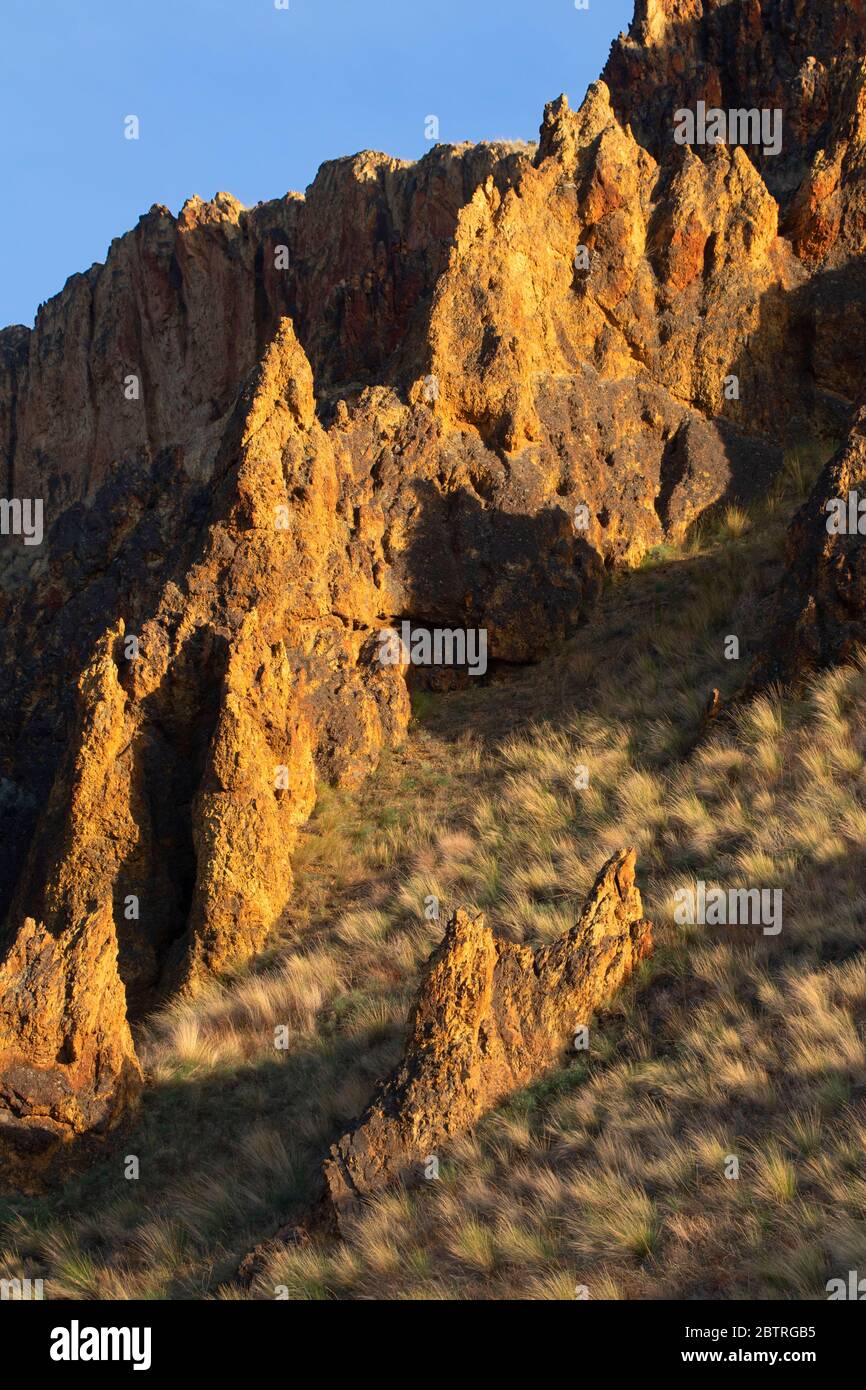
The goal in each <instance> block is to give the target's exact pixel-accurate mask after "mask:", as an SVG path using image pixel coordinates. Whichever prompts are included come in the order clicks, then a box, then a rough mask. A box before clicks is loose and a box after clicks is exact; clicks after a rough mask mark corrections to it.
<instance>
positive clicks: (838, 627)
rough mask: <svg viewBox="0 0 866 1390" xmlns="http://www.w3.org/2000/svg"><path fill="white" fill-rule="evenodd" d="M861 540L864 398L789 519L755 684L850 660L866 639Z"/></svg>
mask: <svg viewBox="0 0 866 1390" xmlns="http://www.w3.org/2000/svg"><path fill="white" fill-rule="evenodd" d="M861 508H862V509H861ZM861 528H862V529H861ZM864 545H866V398H864V399H863V400H862V401H861V402H860V403H859V404H858V407H857V408H856V410H855V411H854V415H853V419H852V423H851V430H850V433H849V435H848V437H847V439H846V440H845V441H844V443H843V444H842V446H841V447H840V449H839V450H838V451H837V453H836V454H835V455H834V456H833V458H832V459H831V460H830V461H829V463H828V464H827V465H826V466H825V468H824V469H823V470H822V471H821V473H820V475H819V477H818V480H817V482H816V483H815V486H814V487H813V489H812V491H811V493H810V495H809V497H808V499H807V500H806V502H805V503H804V504H803V506H802V507H801V508H800V510H799V511H798V512H797V514H796V515H795V517H794V519H793V521H792V522H791V526H790V528H789V532H788V538H787V546H786V564H785V569H784V572H783V576H782V583H781V585H780V588H779V593H778V597H777V600H776V604H775V611H774V615H773V620H772V623H771V626H770V630H769V631H768V633H767V635H766V638H765V640H764V643H763V649H762V652H761V655H760V656H759V658H758V660H757V662H756V663H755V666H754V668H753V670H752V671H751V672H750V677H749V687H748V688H749V689H750V690H751V689H755V688H757V687H758V686H762V685H766V684H767V683H769V682H770V681H783V682H785V683H790V682H796V683H802V682H803V681H804V680H805V679H807V678H808V676H809V675H810V674H811V673H812V672H814V671H816V670H818V669H819V668H820V667H822V666H829V665H832V664H833V663H835V662H840V661H848V660H850V659H851V658H852V657H853V656H854V654H855V652H856V649H857V648H858V647H861V646H863V644H864V643H866V548H864Z"/></svg>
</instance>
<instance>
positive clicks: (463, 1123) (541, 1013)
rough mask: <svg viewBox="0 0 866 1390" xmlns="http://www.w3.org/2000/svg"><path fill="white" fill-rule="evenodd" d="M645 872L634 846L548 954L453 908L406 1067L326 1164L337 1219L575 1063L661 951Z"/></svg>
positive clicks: (423, 989) (419, 1005)
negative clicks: (586, 1031)
mask: <svg viewBox="0 0 866 1390" xmlns="http://www.w3.org/2000/svg"><path fill="white" fill-rule="evenodd" d="M634 871H635V852H634V850H628V851H626V850H623V851H621V852H620V853H618V854H616V855H614V856H613V858H612V859H610V860H609V861H608V863H607V864H606V865H605V866H604V868H603V869H602V870H601V872H600V874H599V876H598V878H597V879H596V882H595V885H594V887H593V889H592V891H591V893H590V894H589V897H588V898H587V901H586V904H585V906H584V908H583V911H582V912H581V915H580V917H579V919H578V921H577V923H576V924H575V926H574V927H572V929H571V931H569V932H568V933H567V934H566V935H565V936H563V937H561V938H560V940H559V941H556V942H554V943H553V944H552V945H551V946H545V947H544V948H543V949H541V950H538V951H534V950H532V949H531V948H530V947H528V946H518V945H516V944H515V943H514V942H511V941H506V940H503V939H502V938H500V937H497V936H495V935H494V934H493V932H492V931H491V930H490V929H489V928H488V927H486V926H485V924H484V918H483V916H482V915H478V916H477V917H472V916H470V914H469V913H467V912H465V911H463V910H460V911H458V912H456V913H455V914H454V915H453V917H452V918H451V920H450V921H449V923H448V925H447V927H446V930H445V936H444V938H443V941H442V944H441V945H440V946H439V947H438V948H437V950H436V951H435V952H434V954H433V956H432V957H431V959H430V962H429V964H428V966H427V969H426V972H425V975H424V978H423V980H422V982H421V986H420V989H419V992H418V999H417V1002H416V1004H415V1008H414V1012H413V1015H412V1018H411V1021H410V1024H409V1032H408V1038H407V1042H406V1049H405V1053H404V1056H403V1060H402V1062H401V1063H400V1065H399V1066H398V1067H397V1069H396V1070H395V1071H394V1073H393V1074H392V1075H391V1076H390V1077H389V1078H388V1079H387V1080H386V1081H384V1082H383V1083H382V1085H381V1086H380V1087H379V1089H378V1091H377V1092H376V1095H375V1096H374V1098H373V1100H372V1101H371V1103H370V1106H369V1107H368V1109H367V1110H366V1111H365V1113H364V1115H363V1116H362V1117H361V1119H360V1121H359V1122H358V1125H357V1126H356V1127H355V1128H354V1129H353V1130H351V1131H350V1132H349V1133H348V1134H346V1135H344V1136H343V1138H342V1139H341V1140H340V1141H339V1143H337V1144H335V1145H334V1146H333V1148H332V1149H331V1152H330V1155H329V1157H328V1159H327V1161H326V1163H325V1167H324V1173H325V1182H326V1187H327V1199H326V1200H327V1204H328V1207H329V1209H330V1211H331V1212H332V1213H333V1215H334V1217H335V1218H336V1220H337V1223H338V1224H339V1222H340V1221H341V1220H344V1219H345V1218H346V1217H347V1216H348V1217H350V1216H351V1215H352V1213H353V1212H354V1211H355V1210H356V1209H357V1206H358V1203H359V1201H360V1199H361V1198H363V1197H364V1196H366V1195H368V1194H370V1193H372V1192H375V1191H376V1190H377V1189H379V1188H381V1187H383V1186H385V1185H386V1184H387V1183H389V1182H391V1181H393V1180H394V1179H396V1178H400V1177H404V1178H407V1179H411V1178H413V1177H419V1176H421V1175H422V1174H423V1172H424V1167H425V1164H426V1163H428V1162H429V1159H430V1158H431V1157H435V1156H436V1154H437V1150H438V1148H439V1147H440V1146H441V1145H442V1144H444V1143H446V1142H447V1141H448V1140H449V1139H451V1138H453V1137H455V1136H456V1135H458V1134H461V1133H463V1132H464V1131H465V1130H466V1129H468V1128H469V1127H470V1126H471V1125H472V1124H474V1123H475V1121H477V1120H478V1118H479V1117H480V1116H481V1115H482V1114H483V1113H484V1112H485V1111H486V1110H488V1109H490V1107H491V1106H493V1105H495V1104H496V1102H497V1101H498V1100H501V1099H502V1097H503V1096H506V1095H508V1094H509V1092H511V1091H513V1090H516V1089H517V1088H519V1087H521V1086H525V1085H526V1084H527V1083H528V1082H530V1081H532V1080H533V1079H534V1078H536V1077H538V1076H539V1075H541V1074H543V1073H544V1072H545V1071H546V1070H548V1069H549V1068H550V1067H552V1066H554V1065H555V1064H556V1063H557V1062H562V1061H564V1059H565V1057H566V1055H567V1052H568V1049H569V1047H570V1046H572V1045H573V1040H574V1037H575V1034H576V1032H577V1030H578V1029H579V1028H581V1027H584V1026H587V1025H588V1023H589V1020H590V1018H591V1016H592V1014H593V1013H594V1011H595V1010H596V1009H597V1008H599V1007H600V1006H601V1005H603V1004H605V1003H606V1002H607V1001H608V1000H609V999H610V998H611V996H612V995H613V994H615V992H616V990H617V989H618V988H619V987H620V985H621V984H622V983H623V982H624V981H625V980H626V979H628V977H629V975H630V974H631V973H632V971H633V970H634V968H635V966H636V965H637V963H638V962H639V961H640V960H641V959H642V958H643V957H644V956H646V955H648V954H649V951H650V950H651V946H652V928H651V926H650V924H649V922H647V921H646V920H645V919H644V917H643V910H642V905H641V897H640V892H639V890H638V888H637V886H636V884H635V879H634Z"/></svg>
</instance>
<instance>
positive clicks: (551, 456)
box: [0, 0, 866, 1183]
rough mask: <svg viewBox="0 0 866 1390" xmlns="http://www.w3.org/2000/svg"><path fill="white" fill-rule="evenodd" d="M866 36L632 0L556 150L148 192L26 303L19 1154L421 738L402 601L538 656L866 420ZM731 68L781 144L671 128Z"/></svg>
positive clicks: (20, 393)
mask: <svg viewBox="0 0 866 1390" xmlns="http://www.w3.org/2000/svg"><path fill="white" fill-rule="evenodd" d="M864 56H866V49H864V19H863V11H862V6H861V5H860V4H859V3H857V4H850V3H849V4H842V3H841V0H839V3H828V4H825V5H823V6H821V7H816V6H813V7H807V6H806V5H805V4H801V3H799V0H774V2H771V0H767V3H764V4H759V3H757V0H755V3H737V4H727V5H721V4H719V5H716V4H709V3H707V4H703V5H701V4H698V3H692V4H686V3H683V4H674V3H668V4H659V3H640V4H639V5H638V13H637V16H636V20H635V24H634V26H633V28H632V31H631V35H630V36H629V37H628V38H624V39H622V40H620V41H619V42H618V43H617V44H616V45H615V46H614V49H613V51H612V54H611V58H610V61H609V63H608V66H607V69H606V71H605V75H604V80H603V81H600V82H599V83H597V84H595V85H594V86H593V87H592V88H591V89H590V91H589V92H588V94H587V96H586V99H585V100H584V102H583V104H582V105H581V107H580V108H579V110H572V109H571V107H570V106H569V104H568V103H567V101H566V100H565V99H564V98H561V99H559V100H558V101H556V102H553V103H551V105H550V106H548V108H547V109H546V111H545V114H544V120H543V124H542V127H541V134H540V140H539V143H538V145H537V146H534V145H501V144H499V145H497V144H490V145H480V146H477V147H472V146H456V147H447V146H436V147H435V148H433V149H432V150H431V152H430V153H429V154H428V155H427V156H426V157H425V158H424V159H423V160H421V161H420V162H419V163H417V164H412V163H406V162H401V161H397V160H393V159H389V158H387V157H386V156H384V155H380V154H373V153H369V152H368V153H364V154H360V155H357V156H355V157H352V158H347V159H343V160H338V161H335V162H333V163H330V164H327V165H325V166H323V168H322V169H321V171H320V173H319V175H318V177H317V179H316V180H315V182H314V184H313V185H312V186H311V187H310V189H308V191H307V194H306V196H305V197H301V196H300V195H296V194H290V195H288V196H286V197H285V198H283V199H278V200H276V201H274V202H270V203H263V204H259V205H258V206H257V207H255V208H251V209H244V208H242V207H241V205H240V204H239V203H237V201H236V200H235V199H233V198H232V197H230V196H229V195H227V194H218V195H217V196H216V198H215V199H214V200H213V201H212V202H209V203H205V202H202V201H201V200H200V199H198V198H193V199H191V200H190V201H189V202H188V203H187V204H186V205H185V207H184V208H183V210H182V212H181V213H180V215H179V216H178V217H176V218H175V217H173V216H172V215H171V214H170V213H169V212H168V211H167V210H166V209H165V208H160V207H154V208H152V209H151V211H150V212H149V213H148V214H147V215H146V216H144V217H143V218H142V219H141V221H140V222H139V224H138V226H137V227H136V228H135V230H133V231H132V232H130V233H129V234H127V235H126V236H124V237H122V238H120V239H118V240H117V241H115V242H113V243H112V246H111V248H110V250H109V254H108V257H107V260H106V262H105V264H104V265H98V266H93V267H92V268H91V269H90V270H88V271H87V272H86V273H84V274H82V275H77V276H74V277H72V279H71V280H70V281H69V282H68V283H67V285H66V286H65V287H64V289H63V291H62V292H61V293H60V294H59V295H58V296H57V297H56V298H55V299H53V300H51V301H50V302H49V303H48V304H46V305H44V306H42V308H41V309H40V312H39V314H38V316H37V321H36V326H35V328H34V329H33V330H32V331H31V330H27V329H24V328H20V327H15V328H9V329H6V330H5V331H3V332H2V333H0V459H2V461H3V463H2V466H3V468H4V480H3V489H4V495H5V496H6V497H7V498H41V499H43V502H44V517H45V537H44V540H43V542H42V544H41V545H39V546H33V547H27V546H25V545H23V544H22V541H21V538H20V537H17V536H8V537H4V538H3V539H2V541H0V546H2V549H0V573H2V585H0V610H2V623H3V631H4V636H5V641H4V643H3V647H2V657H0V779H2V780H0V911H2V914H3V919H4V923H5V924H4V927H3V929H2V938H0V940H2V945H0V1164H2V1165H3V1172H4V1174H5V1176H7V1177H9V1178H11V1180H13V1181H15V1182H19V1183H20V1182H22V1181H28V1182H29V1181H36V1180H37V1179H38V1177H39V1175H40V1174H41V1173H43V1172H45V1173H47V1172H49V1171H50V1170H51V1167H52V1165H53V1164H54V1162H55V1160H56V1159H58V1157H59V1156H62V1155H63V1154H64V1153H65V1152H66V1151H67V1150H68V1146H69V1143H70V1142H71V1141H73V1140H76V1139H78V1138H80V1137H82V1136H84V1135H92V1134H100V1133H104V1132H105V1131H106V1130H107V1129H109V1128H110V1127H111V1126H112V1125H113V1124H114V1123H115V1122H116V1121H117V1119H118V1118H119V1117H120V1116H121V1115H122V1114H123V1113H124V1111H125V1109H126V1108H127V1107H128V1106H129V1105H130V1104H131V1103H132V1101H133V1100H134V1097H135V1095H136V1094H137V1091H138V1089H139V1086H140V1072H139V1068H138V1064H137V1062H136V1059H135V1055H134V1047H133V1043H132V1040H131V1034H130V1031H129V1022H128V1017H129V1016H132V1017H133V1018H134V1017H136V1016H139V1015H141V1014H142V1013H144V1012H146V1011H147V1010H148V1009H149V1008H150V1007H152V1006H153V1004H154V1003H155V1002H156V1001H158V1000H159V999H161V998H164V997H166V995H168V994H170V993H171V992H172V991H176V990H190V989H194V988H195V987H196V983H197V982H198V981H199V980H201V979H202V978H203V977H206V976H207V975H208V974H209V973H211V972H214V971H221V970H223V969H225V968H226V967H228V966H232V965H236V964H238V963H240V962H242V961H243V960H245V959H247V958H249V957H250V956H251V955H252V954H254V953H255V952H256V951H258V950H259V949H260V948H261V946H262V945H263V943H264V942H265V940H266V939H267V936H268V933H269V932H270V931H271V930H272V929H273V927H274V925H275V924H276V923H277V922H278V921H279V919H280V915H281V913H282V912H283V911H284V910H285V907H286V904H287V902H288V899H289V896H290V894H291V890H292V871H291V861H292V848H293V844H294V838H295V836H296V834H297V831H298V827H299V826H300V825H301V824H302V822H303V821H304V820H305V818H306V817H307V816H308V815H309V814H310V811H311V808H312V807H313V805H314V801H315V796H316V787H317V785H319V784H320V783H321V782H322V781H327V782H335V783H343V784H346V785H353V784H356V783H358V782H359V781H360V780H361V779H362V778H363V777H364V776H365V775H366V774H367V773H368V772H369V771H370V770H371V769H372V768H373V767H374V766H375V764H376V761H377V758H378V757H379V755H380V753H381V750H382V748H383V747H385V746H386V745H389V744H393V743H395V742H397V741H398V740H399V739H400V738H401V737H402V736H403V735H404V733H405V730H406V727H407V722H408V717H409V700H408V694H407V685H406V680H407V673H406V670H405V668H404V667H403V666H402V665H383V664H382V663H381V662H380V660H379V651H380V646H379V640H378V638H379V633H380V631H381V630H382V629H383V627H386V626H389V625H390V624H392V623H395V622H399V621H402V620H403V619H408V620H410V621H414V622H417V623H423V624H424V625H426V626H437V625H439V626H442V627H447V628H449V629H454V628H484V629H485V630H486V632H487V634H488V650H489V655H490V660H491V662H492V663H493V664H494V666H495V665H496V663H519V662H531V661H538V660H540V659H542V658H543V657H544V656H545V654H546V653H548V652H549V651H551V650H552V649H554V648H555V646H556V644H557V643H558V642H560V641H561V640H563V639H564V638H565V637H567V636H568V635H569V634H570V633H571V632H573V631H574V630H575V628H576V627H577V625H578V624H579V623H580V621H581V619H582V617H583V615H584V614H585V613H586V611H587V607H588V605H589V604H591V602H592V600H593V598H594V596H595V594H596V592H597V590H598V587H599V583H600V580H601V577H602V575H603V572H604V569H605V567H610V566H613V565H617V564H629V563H635V562H637V561H639V560H640V558H641V557H642V555H643V554H644V553H645V552H646V551H647V549H648V548H650V547H652V546H654V545H657V544H659V543H662V542H664V541H668V540H677V539H680V538H682V537H683V536H684V535H685V534H686V532H687V531H688V529H689V527H690V526H692V525H693V523H694V522H695V521H696V520H697V519H698V518H699V517H700V516H701V515H702V514H703V513H704V512H706V511H707V509H708V508H710V507H712V506H714V505H717V504H719V503H721V502H723V501H730V500H733V499H735V498H745V499H748V497H749V496H751V495H753V494H754V493H756V492H760V491H761V490H763V489H764V488H766V486H767V485H768V484H769V482H770V481H771V480H772V478H773V476H774V473H775V471H776V469H777V468H778V466H779V461H780V457H781V447H782V446H783V444H784V443H785V441H786V439H788V438H792V439H798V438H800V437H802V435H803V433H804V432H807V431H808V432H821V431H824V432H833V431H834V430H835V431H837V432H839V433H840V434H841V433H842V432H843V430H844V428H845V425H846V421H847V418H848V414H849V411H850V406H851V402H852V400H853V399H854V398H855V396H856V395H857V393H858V392H859V390H860V380H859V377H860V372H859V367H858V364H857V358H858V356H859V350H860V349H861V348H862V345H863V342H864V338H866V327H864V317H863V316H864V309H863V305H864V303H866V299H864V295H863V293H862V289H863V285H862V278H863V272H862V269H861V265H860V259H861V252H862V249H863V239H864V206H863V191H862V190H863V161H864V140H863V121H864V114H863V113H864V95H863V92H864V87H863V80H862V74H861V60H862V58H863V57H864ZM792 72H793V73H794V74H795V80H794V81H793V82H792V81H791V73H792ZM699 99H706V100H708V101H718V102H720V103H723V104H725V105H737V106H743V107H751V106H754V105H762V104H763V103H764V102H772V103H774V104H777V105H779V106H780V107H781V108H782V109H783V111H784V115H785V122H786V124H785V143H784V146H783V150H782V153H781V154H780V155H779V157H778V159H777V161H776V163H775V164H774V163H773V162H772V159H768V158H767V157H765V156H764V155H762V154H761V153H760V152H759V151H755V150H751V149H746V148H742V147H730V148H729V147H727V146H724V145H720V146H715V147H709V148H706V147H700V148H698V147H696V148H695V149H689V148H685V147H682V146H679V145H677V144H676V143H675V142H674V140H673V138H672V137H671V131H672V128H673V117H674V111H675V109H676V108H677V107H678V106H684V105H689V104H692V103H694V102H696V101H697V100H699ZM578 517H580V521H579V522H578V524H576V521H577V518H578ZM25 1175H26V1176H25Z"/></svg>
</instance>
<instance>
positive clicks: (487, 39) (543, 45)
mask: <svg viewBox="0 0 866 1390" xmlns="http://www.w3.org/2000/svg"><path fill="white" fill-rule="evenodd" d="M632 10H633V0H590V8H589V9H588V10H577V9H576V8H575V3H574V0H289V9H288V10H278V9H276V7H275V0H0V171H2V179H3V190H4V193H5V207H4V215H3V216H2V218H0V264H2V268H3V273H2V276H0V326H3V325H6V324H10V323H26V324H31V323H32V322H33V317H34V314H35V311H36V307H37V305H38V303H39V301H40V300H44V299H48V298H50V297H51V295H53V294H56V293H57V292H58V291H59V290H60V289H61V288H62V286H63V284H64V281H65V280H66V278H67V276H69V275H71V274H72V273H73V272H74V271H77V270H86V269H87V267H88V266H90V265H91V264H92V263H93V262H94V261H101V260H104V259H105V254H106V251H107V249H108V245H109V242H110V241H111V239H112V237H114V236H118V235H119V234H120V233H122V232H124V231H127V230H128V229H129V228H130V227H133V226H134V225H135V223H136V222H137V220H138V218H139V216H140V215H141V214H142V213H143V212H146V211H147V209H148V208H149V207H150V206H151V204H152V203H165V204H167V205H168V207H170V208H171V210H172V211H173V212H177V211H178V210H179V208H180V207H181V205H182V204H183V202H184V200H185V199H186V198H187V197H189V196H190V195H191V194H193V193H198V194H200V195H201V196H202V197H204V198H210V197H212V196H213V194H214V193H216V192H217V191H219V190H221V189H226V190H227V191H228V192H230V193H233V194H234V195H235V197H237V198H240V200H241V201H242V202H244V203H248V204H251V203H256V202H258V201H259V199H262V198H274V197H279V196H281V195H282V194H284V193H286V192H287V191H289V190H290V189H297V190H299V191H303V190H304V189H305V188H306V186H307V185H308V184H309V183H310V182H311V181H312V179H313V178H314V176H315V173H316V170H317V168H318V166H319V165H320V164H321V163H322V161H323V160H325V159H332V158H335V157H336V156H338V155H343V154H354V153H356V152H357V151H358V150H362V149H379V150H385V151H387V153H389V154H393V155H397V156H399V157H401V158H404V159H414V158H418V157H420V156H421V155H422V154H424V152H425V151H426V150H427V149H429V144H428V142H427V141H426V140H425V126H424V122H425V118H426V117H427V116H429V115H436V116H438V118H439V123H440V125H439V138H440V140H442V141H444V142H449V143H450V142H456V141H460V140H483V139H496V138H503V139H535V138H536V136H537V133H538V126H539V123H540V120H541V116H542V111H543V107H544V103H545V101H548V100H550V99H551V98H552V97H555V96H558V95H559V93H560V92H562V91H565V92H567V93H568V95H569V98H570V99H571V101H572V103H573V104H578V103H579V102H580V100H581V99H582V97H583V94H584V92H585V91H586V88H587V86H588V84H589V83H590V82H591V81H593V80H594V79H595V78H596V77H597V76H598V74H599V71H600V69H601V68H602V66H603V65H604V62H605V59H606V57H607V53H608V50H609V47H610V43H611V41H612V40H613V38H614V37H615V36H616V35H617V34H618V33H619V32H620V31H621V30H624V29H627V27H628V24H629V22H630V20H631V15H632ZM128 115H137V116H138V117H139V120H140V139H139V140H137V141H134V140H127V139H125V138H124V133H123V131H124V119H125V117H126V116H128Z"/></svg>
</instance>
